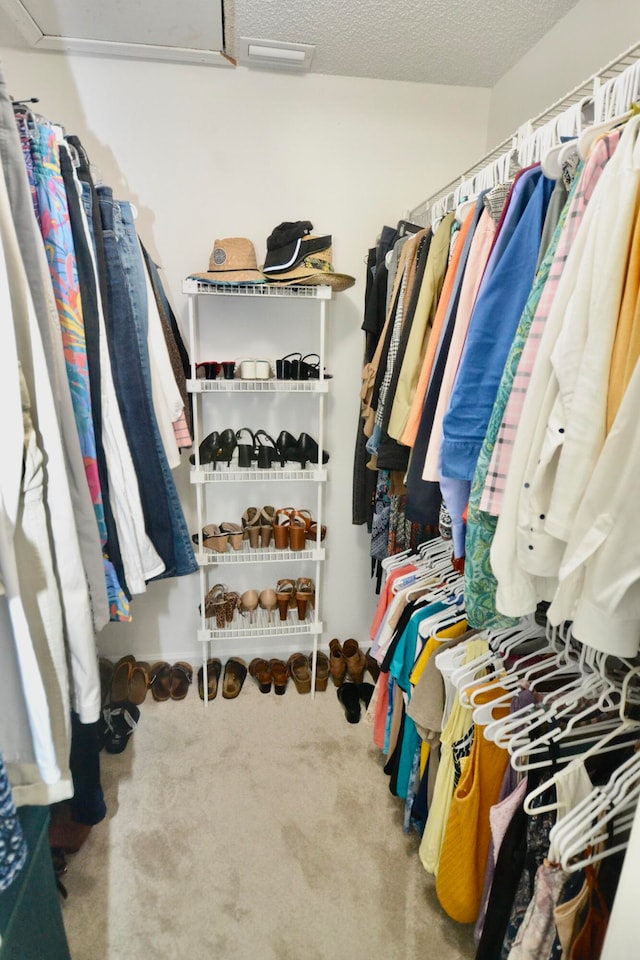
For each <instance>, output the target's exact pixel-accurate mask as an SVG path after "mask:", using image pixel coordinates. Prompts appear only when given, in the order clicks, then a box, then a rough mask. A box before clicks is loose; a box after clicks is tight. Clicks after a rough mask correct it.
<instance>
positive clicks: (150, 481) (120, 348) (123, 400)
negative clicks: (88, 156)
mask: <svg viewBox="0 0 640 960" xmlns="http://www.w3.org/2000/svg"><path fill="white" fill-rule="evenodd" d="M99 194H100V214H101V220H102V223H101V226H102V239H103V242H104V254H105V263H106V267H107V300H106V303H104V304H103V309H104V315H105V323H106V326H107V333H108V342H109V354H110V357H111V368H112V374H113V381H114V386H115V389H116V394H117V397H118V403H119V405H120V413H121V415H122V422H123V424H124V428H125V430H126V432H127V439H128V441H129V449H130V451H131V456H132V459H133V463H134V466H135V470H136V473H137V475H138V481H139V485H140V496H141V499H142V509H143V513H144V522H145V527H146V531H147V534H148V536H149V538H150V540H151V542H152V543H153V545H154V547H155V549H156V550H157V552H158V554H159V555H160V557H161V558H162V561H163V563H164V565H165V575H166V576H174V575H175V573H176V561H175V553H174V548H173V527H172V522H171V517H170V514H169V502H168V497H167V493H166V485H165V481H164V475H163V470H162V466H161V463H160V458H159V456H158V446H157V444H156V441H155V438H154V424H155V415H154V413H153V408H152V407H151V405H150V402H149V398H148V394H147V390H146V387H145V383H144V379H143V374H142V366H141V363H140V356H139V346H138V336H137V330H136V325H135V321H134V318H133V316H132V313H133V309H132V306H131V302H130V298H129V294H128V287H127V282H126V278H125V275H124V271H123V269H122V264H121V262H120V257H119V254H118V240H117V239H116V234H115V231H114V215H113V213H114V205H113V199H112V192H111V190H110V189H109V188H108V187H100V188H99ZM156 431H157V428H156Z"/></svg>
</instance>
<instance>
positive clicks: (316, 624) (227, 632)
mask: <svg viewBox="0 0 640 960" xmlns="http://www.w3.org/2000/svg"><path fill="white" fill-rule="evenodd" d="M320 633H322V623H320V621H319V620H318V621H316V620H310V621H304V622H303V623H293V622H287V623H276V622H275V621H274V622H273V623H266V624H264V625H263V624H261V623H260V624H257V625H254V626H253V627H251V626H246V627H242V626H239V627H237V626H227V627H223V628H222V630H217V629H216V628H215V627H214V628H212V629H209V630H200V631H199V632H198V639H199V640H202V641H204V642H205V643H207V642H208V641H209V640H224V639H228V640H233V641H234V643H235V642H236V641H242V640H252V639H254V638H255V637H264V638H265V639H269V638H272V637H285V636H294V635H295V636H297V635H301V634H320Z"/></svg>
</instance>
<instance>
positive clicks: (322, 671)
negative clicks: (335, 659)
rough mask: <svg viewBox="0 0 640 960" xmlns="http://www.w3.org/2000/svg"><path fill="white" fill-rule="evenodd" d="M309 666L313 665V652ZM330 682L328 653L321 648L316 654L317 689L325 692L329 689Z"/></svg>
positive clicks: (310, 655)
mask: <svg viewBox="0 0 640 960" xmlns="http://www.w3.org/2000/svg"><path fill="white" fill-rule="evenodd" d="M309 666H310V667H312V666H313V653H310V654H309ZM328 682H329V657H328V656H327V655H326V653H322V651H321V650H318V652H317V654H316V682H315V687H314V689H315V690H318V691H320V692H323V691H324V690H326V689H327V684H328Z"/></svg>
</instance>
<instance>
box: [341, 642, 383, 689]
mask: <svg viewBox="0 0 640 960" xmlns="http://www.w3.org/2000/svg"><path fill="white" fill-rule="evenodd" d="M329 664H330V671H331V677H332V679H333V682H334V684H335V686H336V687H341V686H342V684H343V683H344V682H345V680H346V679H347V677H348V678H349V679H350V680H352V681H353V682H354V683H362V681H363V678H364V674H365V671H367V670H368V671H369V673H370V674H371V677H372V679H373V681H374V683H376V682H377V680H378V676H379V675H380V667H379V665H378V663H377V661H376V660H374V658H373V657H372V656H371V653H370V652H369V650H367V652H366V653H365V652H364V651H363V650H361V648H360V644H359V643H358V641H357V640H353V639H349V640H345V641H344V643H340V641H339V640H338V639H337V638H334V639H333V640H332V641H331V642H330V643H329Z"/></svg>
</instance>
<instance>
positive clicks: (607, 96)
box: [406, 42, 640, 226]
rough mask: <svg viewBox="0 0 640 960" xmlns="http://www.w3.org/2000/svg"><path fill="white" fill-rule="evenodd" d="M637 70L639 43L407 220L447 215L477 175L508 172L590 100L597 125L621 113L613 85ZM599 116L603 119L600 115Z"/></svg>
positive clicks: (419, 221)
mask: <svg viewBox="0 0 640 960" xmlns="http://www.w3.org/2000/svg"><path fill="white" fill-rule="evenodd" d="M634 66H637V67H638V73H639V74H640V42H637V43H634V44H633V45H632V46H630V47H629V48H628V49H627V50H625V52H624V53H622V54H621V55H620V56H619V57H616V58H615V59H614V60H611V61H610V62H609V63H608V64H607V65H606V66H604V67H602V68H601V69H600V70H598V71H597V72H596V73H594V74H592V75H591V76H590V77H589V78H588V79H586V80H584V81H583V82H582V83H580V84H578V86H576V87H574V88H573V90H571V91H570V92H569V93H567V94H565V96H563V97H561V98H560V99H559V100H556V101H555V103H553V104H552V105H551V106H550V107H547V108H546V109H545V110H543V111H542V112H541V113H539V114H538V115H537V116H535V117H533V118H532V119H530V120H527V121H526V122H525V123H523V124H522V125H521V126H520V127H519V128H518V129H517V130H516V131H515V133H513V134H512V135H511V136H509V137H506V138H505V139H504V140H502V141H501V142H500V143H499V144H498V145H497V146H495V147H494V148H493V149H492V150H490V151H489V152H488V153H486V154H485V155H484V156H483V157H481V158H480V159H479V160H478V161H477V162H476V163H474V164H473V166H471V167H468V168H467V169H466V170H465V171H464V172H463V173H462V174H460V175H459V176H458V177H456V178H455V179H454V180H450V181H449V183H447V184H445V185H444V186H443V187H442V188H441V189H440V190H438V191H437V192H436V193H433V194H431V196H430V197H428V199H426V200H423V201H422V203H420V204H418V206H416V207H414V208H413V209H412V210H409V211H408V213H407V214H406V219H407V220H410V221H412V222H413V223H417V224H420V225H422V226H426V225H427V223H429V222H430V221H431V219H432V217H431V216H430V214H431V213H432V211H433V208H434V206H435V205H436V204H438V205H440V206H441V207H442V209H441V210H439V213H444V212H446V210H447V209H448V208H449V207H450V203H451V201H453V204H454V207H455V204H456V203H457V202H458V201H459V200H460V199H463V198H464V188H465V185H466V184H468V183H469V181H471V180H472V178H474V177H477V176H478V174H481V173H483V172H484V171H486V170H489V169H490V168H492V167H496V168H497V169H498V170H501V171H502V170H504V169H508V163H509V157H510V156H511V155H512V154H513V152H514V151H515V150H517V149H519V148H520V147H521V146H522V144H523V143H525V142H526V141H527V140H528V139H530V138H531V137H532V136H533V135H534V134H539V132H540V131H541V129H542V128H543V127H545V126H547V125H548V126H549V127H550V128H553V122H554V121H555V122H556V123H557V122H558V119H559V118H561V117H562V115H563V114H565V113H567V111H570V110H571V108H573V109H574V110H575V109H576V108H577V107H578V106H579V105H580V104H583V103H584V102H585V101H586V100H587V99H592V100H593V101H594V104H595V110H594V118H593V119H594V121H595V122H596V123H597V122H598V121H599V120H601V119H603V116H609V115H612V114H613V113H615V112H616V109H618V112H622V109H627V107H628V106H630V103H628V104H627V105H626V106H625V107H624V108H622V109H621V108H620V106H619V103H618V102H617V100H616V94H615V93H614V87H613V82H615V81H616V80H618V79H619V77H620V75H621V74H622V73H624V72H625V71H627V70H629V68H631V67H634ZM599 114H600V115H599Z"/></svg>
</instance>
